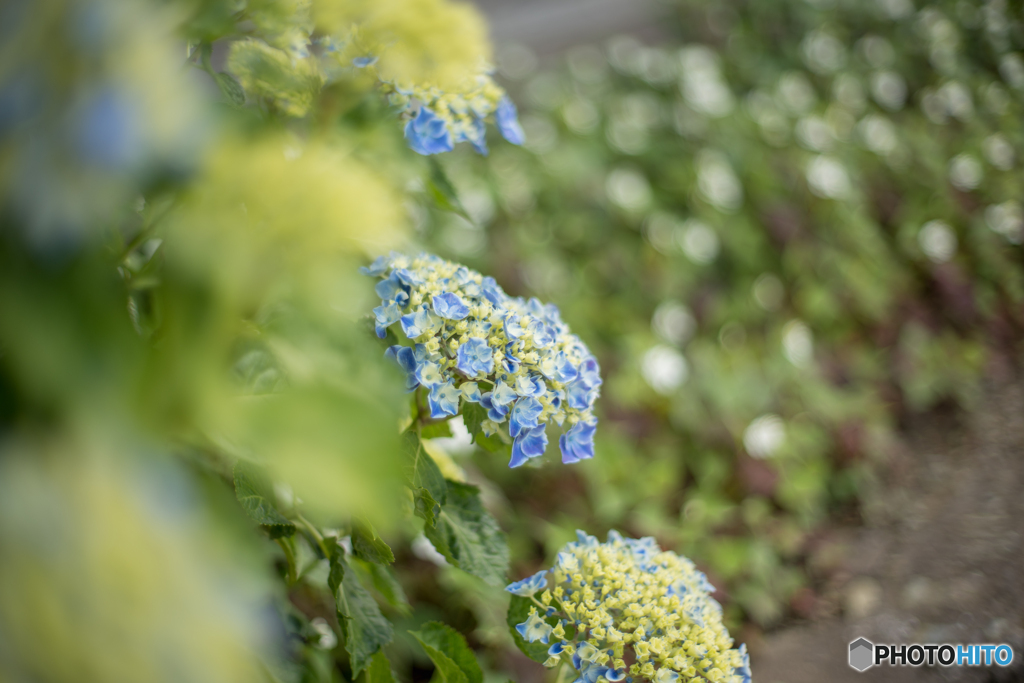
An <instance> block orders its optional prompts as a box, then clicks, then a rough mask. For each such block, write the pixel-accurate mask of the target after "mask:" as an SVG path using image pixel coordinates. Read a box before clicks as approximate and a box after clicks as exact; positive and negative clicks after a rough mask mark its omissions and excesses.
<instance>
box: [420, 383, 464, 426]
mask: <svg viewBox="0 0 1024 683" xmlns="http://www.w3.org/2000/svg"><path fill="white" fill-rule="evenodd" d="M461 396H462V394H461V392H460V391H459V390H458V389H456V388H455V385H454V384H453V383H452V382H451V380H449V381H447V382H445V383H444V384H438V385H437V386H435V387H433V388H432V389H431V390H430V394H429V395H428V396H427V405H428V406H429V407H430V417H431V419H434V420H439V419H442V418H445V417H451V416H453V415H456V414H457V413H458V412H459V398H461Z"/></svg>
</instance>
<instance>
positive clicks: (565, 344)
mask: <svg viewBox="0 0 1024 683" xmlns="http://www.w3.org/2000/svg"><path fill="white" fill-rule="evenodd" d="M361 271H362V272H363V273H364V274H366V275H371V276H374V277H379V278H380V281H379V282H378V283H377V285H376V292H377V295H378V296H380V298H381V300H382V301H381V305H380V306H378V307H377V308H375V309H374V310H373V313H374V317H375V322H376V330H377V336H378V337H380V338H381V339H383V338H384V337H385V336H386V335H387V330H388V328H390V327H392V326H395V325H397V328H396V329H401V331H402V332H403V333H404V335H405V337H406V338H407V339H408V340H409V341H411V342H412V343H413V346H402V345H396V346H392V347H390V348H389V349H388V350H387V356H388V357H390V358H392V359H394V360H395V361H396V362H397V363H398V364H399V365H400V366H401V367H402V368H403V369H404V370H405V371H406V373H408V378H407V383H406V386H407V388H408V390H409V391H412V390H415V389H416V388H417V387H423V388H424V389H425V390H427V391H428V396H427V403H428V406H429V409H430V416H431V418H433V419H445V418H447V417H450V416H454V415H456V414H458V412H459V410H460V405H462V404H463V403H464V402H465V403H476V404H479V405H480V406H481V407H482V408H483V409H484V410H486V411H487V419H485V420H484V421H483V424H482V429H483V431H484V433H485V434H486V435H488V436H489V435H491V434H495V433H497V432H498V430H499V428H500V426H501V425H502V424H503V423H504V422H505V421H506V420H507V421H508V434H509V436H510V437H512V459H511V461H510V462H509V467H518V466H519V465H522V464H523V463H525V462H526V461H527V460H529V459H530V458H535V457H538V456H540V455H542V454H543V453H544V451H545V449H546V448H547V444H548V437H547V434H546V428H547V426H548V425H549V424H551V423H555V424H557V425H559V426H561V427H563V430H564V432H563V434H562V435H561V437H560V438H559V442H558V445H559V447H560V449H561V452H562V462H565V463H572V462H577V461H579V460H584V459H587V458H592V457H593V456H594V431H595V428H596V425H597V418H595V417H594V414H593V407H594V401H595V400H596V399H597V397H598V394H599V393H600V386H601V382H602V380H601V373H600V368H599V367H598V364H597V360H596V359H595V358H594V357H593V355H591V353H590V351H589V350H588V349H587V347H586V345H585V344H584V343H583V342H582V341H580V339H579V338H578V337H577V336H576V335H574V334H571V333H570V332H569V327H568V326H567V325H566V324H565V323H564V322H562V319H561V317H560V315H559V312H558V308H557V307H556V306H555V305H553V304H546V305H545V304H542V303H541V302H540V301H538V300H537V299H529V300H525V299H522V298H519V297H510V296H508V295H507V294H506V293H505V292H504V291H503V290H502V289H501V287H499V286H498V284H497V283H496V282H495V281H494V278H491V277H483V276H482V275H480V273H477V272H476V271H473V270H470V269H468V268H466V267H465V266H462V265H459V264H457V263H452V262H451V261H445V260H444V259H441V258H439V257H437V256H434V255H431V254H421V255H420V256H417V257H415V258H409V257H407V256H404V255H402V254H396V253H392V254H391V255H390V256H387V257H384V256H382V257H380V258H378V259H377V260H376V261H375V262H374V263H373V264H372V265H370V266H369V267H365V268H362V269H361Z"/></svg>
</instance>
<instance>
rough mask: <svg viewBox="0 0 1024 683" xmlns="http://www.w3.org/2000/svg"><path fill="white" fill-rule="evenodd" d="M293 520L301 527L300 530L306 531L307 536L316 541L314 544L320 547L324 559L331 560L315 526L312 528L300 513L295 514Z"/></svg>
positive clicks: (321, 536)
mask: <svg viewBox="0 0 1024 683" xmlns="http://www.w3.org/2000/svg"><path fill="white" fill-rule="evenodd" d="M295 519H296V521H297V522H298V523H299V524H301V525H302V528H304V529H305V530H306V531H308V532H309V535H310V536H312V537H313V538H314V539H315V540H316V544H317V545H318V546H320V552H322V553H323V554H324V557H326V558H327V559H331V553H330V551H329V550H328V549H327V543H325V542H324V536H323V534H321V533H320V531H319V530H318V529H317V528H316V527H315V526H313V524H312V523H311V522H310V521H309V520H308V519H306V518H305V517H303V516H302V513H299V512H296V513H295Z"/></svg>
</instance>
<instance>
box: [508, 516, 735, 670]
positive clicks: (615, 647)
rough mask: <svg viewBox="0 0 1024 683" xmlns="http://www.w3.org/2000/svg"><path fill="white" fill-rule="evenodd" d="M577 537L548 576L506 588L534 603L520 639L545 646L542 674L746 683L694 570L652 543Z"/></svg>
mask: <svg viewBox="0 0 1024 683" xmlns="http://www.w3.org/2000/svg"><path fill="white" fill-rule="evenodd" d="M576 535H577V539H578V540H577V541H575V542H573V543H568V544H566V546H565V547H564V548H563V549H562V551H561V552H559V553H558V558H557V560H556V561H555V566H554V567H552V568H551V569H550V570H544V571H541V572H538V573H537V574H534V575H533V576H531V577H529V578H527V579H524V580H522V581H519V582H516V583H513V584H511V585H509V586H508V587H507V588H506V590H508V591H509V592H510V593H513V594H515V595H520V596H523V597H528V598H530V599H531V600H533V601H534V602H536V604H537V606H536V607H535V608H533V609H532V610H531V612H530V616H529V617H528V618H527V620H526V621H524V622H523V623H521V624H519V625H518V626H516V630H517V631H519V634H520V635H521V636H522V637H523V638H524V639H525V640H526V641H528V642H531V643H533V642H537V641H540V642H542V643H544V644H545V645H547V644H549V643H550V645H551V647H550V648H549V649H548V655H549V658H548V660H547V662H545V664H546V665H547V666H556V665H557V664H559V662H561V661H571V662H572V665H573V667H574V668H575V669H576V670H577V671H578V672H579V677H578V678H577V679H576V681H577V683H596V682H597V681H600V680H602V679H603V680H606V681H623V680H625V681H627V682H629V683H632V682H633V681H655V682H656V683H671V682H672V681H679V680H682V681H693V680H700V681H712V682H713V683H749V682H750V680H751V676H750V662H749V659H748V656H747V652H746V647H745V646H740V647H739V648H736V649H734V648H733V640H732V638H731V637H730V636H729V633H728V631H727V630H726V629H725V626H723V625H722V608H721V606H720V605H719V604H718V602H716V601H715V600H714V598H712V597H711V595H710V593H711V591H713V590H714V588H712V586H711V585H710V584H709V583H708V581H707V578H706V577H705V576H704V574H703V573H701V572H700V571H698V570H697V568H696V567H694V565H693V563H692V562H691V561H690V560H688V559H686V558H685V557H680V556H678V555H676V554H675V553H673V552H670V551H663V550H661V548H659V547H658V544H657V543H656V542H655V541H654V539H653V538H650V537H647V538H641V539H632V538H623V537H622V536H621V535H620V534H619V533H618V532H615V531H610V532H608V542H607V543H599V542H598V540H597V538H595V537H593V536H589V535H587V534H585V533H584V532H582V531H577V532H576ZM538 593H539V594H540V595H539V596H538V595H537V594H538Z"/></svg>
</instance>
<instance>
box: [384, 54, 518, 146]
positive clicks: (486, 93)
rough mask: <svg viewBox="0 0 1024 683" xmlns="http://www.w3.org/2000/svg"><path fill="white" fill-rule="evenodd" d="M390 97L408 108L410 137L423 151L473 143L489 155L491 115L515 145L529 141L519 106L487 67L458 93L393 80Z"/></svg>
mask: <svg viewBox="0 0 1024 683" xmlns="http://www.w3.org/2000/svg"><path fill="white" fill-rule="evenodd" d="M389 86H390V87H391V88H393V91H392V93H391V96H390V100H391V102H392V103H393V104H395V105H397V106H399V107H401V108H402V110H403V111H404V112H406V114H407V116H408V119H407V121H406V124H405V139H406V140H407V141H408V142H409V146H410V147H411V148H412V149H413V151H415V152H418V153H420V154H425V155H429V154H440V153H442V152H450V151H452V149H454V148H455V143H457V142H469V143H470V144H471V145H473V149H475V150H476V151H477V152H479V153H480V154H487V140H486V138H485V127H484V121H485V120H486V119H487V118H488V117H489V116H490V115H491V114H493V115H494V120H495V122H496V123H497V126H498V131H499V132H500V133H501V135H502V137H504V138H505V139H506V140H508V141H509V142H511V143H512V144H514V145H521V144H523V142H524V141H525V139H526V138H525V135H524V134H523V129H522V127H521V126H520V125H519V117H518V112H517V111H516V105H515V104H513V102H512V100H511V99H509V97H508V95H506V94H505V91H504V90H502V89H501V88H500V87H498V85H497V84H496V83H495V82H494V81H493V80H492V79H491V76H490V75H489V74H488V73H487V72H486V71H483V72H481V73H479V74H477V75H476V76H475V77H474V78H472V79H470V80H469V81H468V82H467V83H466V84H465V85H464V86H463V87H462V88H460V89H459V90H458V91H456V92H445V91H443V90H441V89H440V88H438V87H436V86H434V85H430V84H424V85H417V86H401V85H395V84H389Z"/></svg>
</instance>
